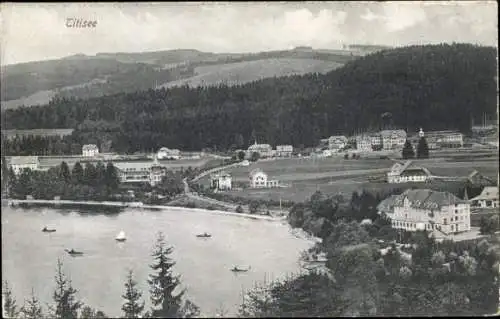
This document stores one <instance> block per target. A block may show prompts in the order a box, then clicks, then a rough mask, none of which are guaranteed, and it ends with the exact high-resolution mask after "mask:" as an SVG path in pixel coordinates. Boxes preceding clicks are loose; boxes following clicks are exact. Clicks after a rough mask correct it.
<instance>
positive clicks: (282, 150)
mask: <svg viewBox="0 0 500 319" xmlns="http://www.w3.org/2000/svg"><path fill="white" fill-rule="evenodd" d="M292 153H293V146H292V145H278V146H276V156H279V157H291V156H292Z"/></svg>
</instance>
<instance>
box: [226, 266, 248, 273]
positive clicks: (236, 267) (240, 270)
mask: <svg viewBox="0 0 500 319" xmlns="http://www.w3.org/2000/svg"><path fill="white" fill-rule="evenodd" d="M249 270H250V266H249V267H248V268H247V269H241V268H238V266H234V267H233V268H232V269H231V271H232V272H247V271H249Z"/></svg>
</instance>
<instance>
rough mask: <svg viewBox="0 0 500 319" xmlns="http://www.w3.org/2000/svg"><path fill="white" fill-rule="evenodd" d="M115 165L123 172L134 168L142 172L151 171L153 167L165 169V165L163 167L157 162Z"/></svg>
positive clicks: (115, 163)
mask: <svg viewBox="0 0 500 319" xmlns="http://www.w3.org/2000/svg"><path fill="white" fill-rule="evenodd" d="M113 165H114V166H115V167H116V168H117V169H119V170H121V171H124V170H126V169H127V168H129V169H130V168H132V169H135V170H137V171H140V170H149V169H151V167H153V166H161V167H163V165H161V164H159V163H158V162H155V161H151V162H114V163H113Z"/></svg>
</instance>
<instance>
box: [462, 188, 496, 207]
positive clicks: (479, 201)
mask: <svg viewBox="0 0 500 319" xmlns="http://www.w3.org/2000/svg"><path fill="white" fill-rule="evenodd" d="M469 202H470V204H471V206H472V207H476V208H498V207H500V206H499V205H498V187H495V186H487V187H485V188H484V189H483V191H482V192H481V194H479V195H478V196H476V197H474V198H471V199H470V201H469Z"/></svg>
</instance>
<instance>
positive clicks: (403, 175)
mask: <svg viewBox="0 0 500 319" xmlns="http://www.w3.org/2000/svg"><path fill="white" fill-rule="evenodd" d="M431 176H432V174H431V172H429V170H428V169H427V168H425V167H420V166H416V165H414V163H413V162H412V161H406V162H404V163H400V162H398V163H396V164H394V165H392V167H391V170H390V171H389V172H388V173H387V182H388V183H391V184H397V183H408V182H426V181H427V180H428V179H429V178H430V177H431Z"/></svg>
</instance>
